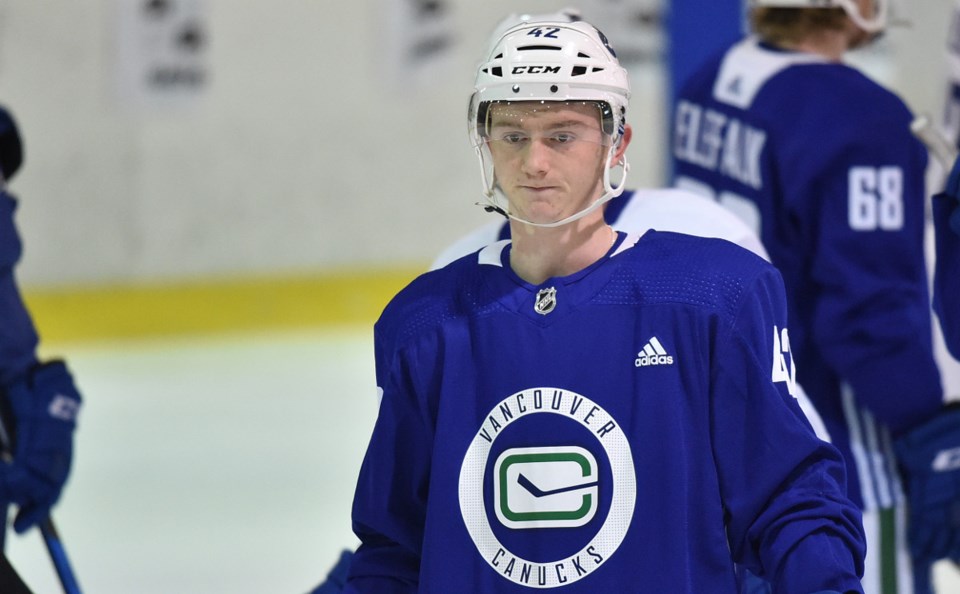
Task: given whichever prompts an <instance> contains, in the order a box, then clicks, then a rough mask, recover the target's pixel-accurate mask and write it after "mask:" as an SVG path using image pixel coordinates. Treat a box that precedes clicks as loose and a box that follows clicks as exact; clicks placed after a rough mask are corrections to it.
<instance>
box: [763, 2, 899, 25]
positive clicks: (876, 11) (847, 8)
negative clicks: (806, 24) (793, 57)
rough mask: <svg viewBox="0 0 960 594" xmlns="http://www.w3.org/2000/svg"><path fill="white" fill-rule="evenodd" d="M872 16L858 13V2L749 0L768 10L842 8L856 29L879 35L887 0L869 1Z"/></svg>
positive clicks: (884, 19)
mask: <svg viewBox="0 0 960 594" xmlns="http://www.w3.org/2000/svg"><path fill="white" fill-rule="evenodd" d="M870 1H871V2H872V3H873V16H871V17H867V16H864V14H863V13H862V12H860V6H859V2H858V0H750V5H751V6H758V7H759V6H763V7H770V8H842V9H843V10H844V12H846V13H847V16H849V17H850V20H852V21H853V22H854V23H856V24H857V26H858V27H860V28H861V29H863V30H864V31H866V32H867V33H879V32H880V31H882V30H883V29H884V28H885V27H886V26H887V17H888V13H889V0H870Z"/></svg>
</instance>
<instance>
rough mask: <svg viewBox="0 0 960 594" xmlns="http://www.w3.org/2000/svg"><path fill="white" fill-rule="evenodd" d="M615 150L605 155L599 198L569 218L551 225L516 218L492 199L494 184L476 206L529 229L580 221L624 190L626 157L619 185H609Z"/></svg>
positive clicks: (627, 166)
mask: <svg viewBox="0 0 960 594" xmlns="http://www.w3.org/2000/svg"><path fill="white" fill-rule="evenodd" d="M616 149H617V147H616V145H614V146H612V147H610V152H609V153H607V162H606V165H605V166H604V168H603V194H602V195H601V196H600V197H599V198H597V199H596V200H594V201H593V202H592V203H590V205H589V206H587V207H586V208H584V209H583V210H580V211H579V212H576V213H574V214H572V215H570V216H569V217H565V218H563V219H560V220H559V221H554V222H552V223H534V222H533V221H528V220H527V219H524V218H522V217H518V216H516V215H514V214H512V213H510V212H509V211H508V210H506V209H505V208H503V207H502V206H500V205H499V204H497V201H496V200H495V199H494V196H495V195H496V194H497V193H499V192H500V191H499V190H498V189H496V188H495V187H490V186H495V184H490V185H489V186H488V187H487V191H486V192H484V194H485V195H486V200H485V201H484V202H477V206H482V207H483V209H484V210H485V211H487V212H496V213H499V214H501V215H503V216H505V217H507V218H508V219H512V220H514V221H517V222H519V223H523V224H525V225H530V226H531V227H541V228H546V229H550V228H554V227H561V226H563V225H566V224H567V223H572V222H574V221H577V220H580V219H582V218H583V217H585V216H587V215H588V214H590V213H592V212H593V211H595V210H597V209H598V208H600V207H601V206H602V205H603V204H605V203H607V202H609V201H610V200H612V199H613V198H616V197H617V196H619V195H620V194H622V193H623V190H624V188H626V181H627V172H628V171H630V164H629V163H627V161H626V157H624V158H623V159H621V160H620V163H621V165H622V166H623V173H622V174H621V176H620V183H618V184H617V185H616V186H614V185H612V184H611V183H610V169H611V163H610V162H611V161H612V160H613V153H614V152H615V151H616ZM484 177H486V174H484ZM501 195H502V193H501Z"/></svg>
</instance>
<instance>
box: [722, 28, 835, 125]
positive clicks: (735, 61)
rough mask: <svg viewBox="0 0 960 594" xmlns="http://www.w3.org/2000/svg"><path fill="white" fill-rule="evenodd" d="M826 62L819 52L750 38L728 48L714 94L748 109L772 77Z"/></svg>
mask: <svg viewBox="0 0 960 594" xmlns="http://www.w3.org/2000/svg"><path fill="white" fill-rule="evenodd" d="M822 62H826V59H825V58H823V57H822V56H819V55H817V54H810V53H805V52H787V51H783V52H779V51H772V50H768V49H764V48H762V47H761V46H760V42H759V41H758V40H757V39H756V38H755V37H747V38H746V39H744V40H743V41H741V42H740V43H738V44H736V45H734V46H733V47H732V48H730V49H729V50H728V51H727V54H726V55H725V56H724V58H723V62H722V63H721V64H720V72H719V73H718V74H717V79H716V81H715V82H714V85H713V97H714V99H716V100H717V101H719V102H721V103H726V104H728V105H732V106H734V107H738V108H740V109H747V108H748V107H750V105H751V104H752V103H753V99H754V98H755V97H756V96H757V93H759V92H760V89H762V88H763V85H765V84H766V83H767V81H769V80H770V79H771V78H773V77H774V76H776V75H777V74H778V73H779V72H782V71H783V70H785V69H786V68H789V67H790V66H794V65H796V64H814V63H822Z"/></svg>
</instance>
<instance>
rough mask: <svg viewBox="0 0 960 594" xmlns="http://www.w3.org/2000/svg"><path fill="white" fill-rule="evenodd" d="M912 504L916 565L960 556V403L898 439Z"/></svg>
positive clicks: (910, 526)
mask: <svg viewBox="0 0 960 594" xmlns="http://www.w3.org/2000/svg"><path fill="white" fill-rule="evenodd" d="M894 449H895V450H896V453H897V458H898V459H899V462H900V465H901V469H902V472H903V475H904V486H905V488H906V491H907V503H908V507H909V510H908V513H909V516H908V517H909V520H908V522H909V523H908V539H909V543H910V554H911V556H912V557H913V563H914V566H915V567H917V568H919V569H921V570H922V569H923V568H926V567H929V566H930V565H932V564H933V563H934V562H935V561H937V560H939V559H945V558H954V559H955V558H960V407H956V406H949V407H947V408H944V409H943V411H941V412H940V413H939V414H937V416H935V417H934V418H932V419H930V420H929V421H927V422H925V423H923V424H921V425H920V426H919V427H916V428H914V429H912V430H910V431H909V432H908V433H907V434H906V435H904V436H902V437H900V438H898V439H897V440H896V441H895V442H894Z"/></svg>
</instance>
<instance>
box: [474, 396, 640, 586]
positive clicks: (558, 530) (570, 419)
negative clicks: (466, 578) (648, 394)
mask: <svg viewBox="0 0 960 594" xmlns="http://www.w3.org/2000/svg"><path fill="white" fill-rule="evenodd" d="M548 440H549V441H550V443H545V442H546V441H548ZM538 442H539V443H538ZM565 444H566V445H565ZM459 492H460V513H461V514H462V516H463V521H464V524H465V526H466V528H467V532H468V533H469V534H470V538H471V539H472V540H473V542H474V544H475V545H476V547H477V551H478V552H479V554H480V555H481V556H482V557H483V558H484V560H486V562H487V563H488V564H489V565H490V567H491V569H493V571H496V572H497V573H498V574H499V575H500V576H501V577H503V578H504V579H506V580H509V581H510V582H513V583H515V584H519V585H522V586H528V587H532V588H558V587H561V586H566V585H569V584H571V583H573V582H576V581H578V580H580V579H582V578H584V577H586V576H588V575H590V574H591V573H592V572H593V571H594V570H596V569H597V568H598V567H600V565H601V564H602V563H603V562H604V561H605V560H607V559H608V558H610V556H611V555H612V554H613V553H614V552H615V551H616V550H617V549H618V548H619V547H620V544H621V543H622V542H623V539H624V537H625V536H626V533H627V529H628V528H629V527H630V523H631V521H632V519H633V512H634V505H635V503H636V492H637V486H636V474H635V472H634V468H633V457H632V454H631V452H630V443H629V442H628V440H627V437H626V435H625V434H624V432H623V430H622V429H621V428H620V425H619V423H618V422H617V421H616V420H614V418H613V417H612V416H611V415H610V414H609V413H607V412H606V411H605V410H603V409H602V408H601V407H600V406H599V405H597V404H596V403H594V402H593V401H591V400H590V399H589V398H587V397H585V396H581V395H580V394H576V393H574V392H569V391H566V390H560V389H557V388H531V389H528V390H523V391H521V392H517V393H516V394H513V395H511V396H509V397H507V398H505V399H504V400H502V401H501V402H499V403H498V404H497V405H496V406H494V407H493V409H492V410H491V411H490V412H489V413H488V414H487V416H486V418H485V419H484V421H483V423H482V425H481V427H480V429H479V430H478V431H477V433H476V435H475V436H474V438H473V441H472V442H471V444H470V446H469V448H468V449H467V452H466V454H465V456H464V460H463V465H462V466H461V469H460V483H459Z"/></svg>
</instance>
